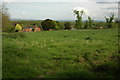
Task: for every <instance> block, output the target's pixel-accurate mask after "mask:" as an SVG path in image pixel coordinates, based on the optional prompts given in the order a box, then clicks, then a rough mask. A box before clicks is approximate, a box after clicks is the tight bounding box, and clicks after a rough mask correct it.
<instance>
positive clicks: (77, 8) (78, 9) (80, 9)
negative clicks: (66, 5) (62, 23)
mask: <svg viewBox="0 0 120 80" xmlns="http://www.w3.org/2000/svg"><path fill="white" fill-rule="evenodd" d="M73 10H77V11H82V10H83V11H84V12H85V13H86V14H88V10H87V9H85V8H84V7H75V8H74V9H73Z"/></svg>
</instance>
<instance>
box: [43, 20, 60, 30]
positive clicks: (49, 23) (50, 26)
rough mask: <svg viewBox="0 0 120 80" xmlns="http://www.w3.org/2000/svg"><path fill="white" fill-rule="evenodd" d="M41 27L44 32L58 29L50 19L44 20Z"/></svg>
mask: <svg viewBox="0 0 120 80" xmlns="http://www.w3.org/2000/svg"><path fill="white" fill-rule="evenodd" d="M41 25H42V28H43V29H44V30H49V29H58V27H57V23H56V22H55V21H53V20H51V19H46V20H44V21H43V22H41Z"/></svg>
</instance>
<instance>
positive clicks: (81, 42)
mask: <svg viewBox="0 0 120 80" xmlns="http://www.w3.org/2000/svg"><path fill="white" fill-rule="evenodd" d="M119 37H120V34H118V29H97V30H94V29H91V30H90V29H83V30H58V31H41V32H19V33H3V37H2V53H3V54H2V58H3V60H2V66H3V67H2V70H3V71H2V72H3V73H2V76H3V78H118V77H119V74H120V73H119V72H120V69H119V68H120V66H119V65H118V62H119V61H120V60H119V59H120V58H119V57H120V56H119V53H118V52H120V51H118V46H119V45H120V43H118V38H119Z"/></svg>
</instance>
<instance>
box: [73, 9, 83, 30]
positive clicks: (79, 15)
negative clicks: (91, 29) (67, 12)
mask: <svg viewBox="0 0 120 80" xmlns="http://www.w3.org/2000/svg"><path fill="white" fill-rule="evenodd" d="M73 13H74V14H75V15H76V18H77V20H76V25H75V27H76V28H78V29H80V28H82V26H83V23H82V16H83V14H85V12H84V11H83V10H81V11H77V10H74V11H73Z"/></svg>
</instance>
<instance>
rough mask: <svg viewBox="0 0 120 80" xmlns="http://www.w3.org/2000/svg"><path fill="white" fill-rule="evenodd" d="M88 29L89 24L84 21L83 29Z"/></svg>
mask: <svg viewBox="0 0 120 80" xmlns="http://www.w3.org/2000/svg"><path fill="white" fill-rule="evenodd" d="M88 27H89V23H88V21H87V20H86V22H85V26H84V28H85V29H86V28H88Z"/></svg>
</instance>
